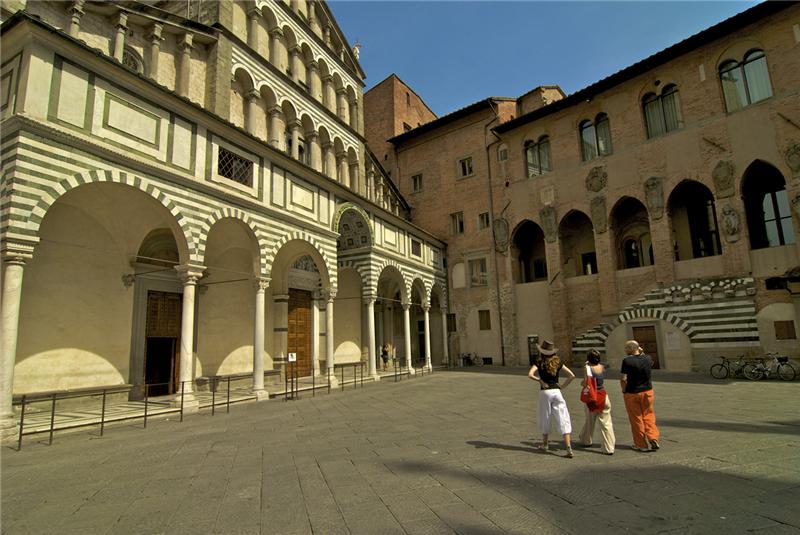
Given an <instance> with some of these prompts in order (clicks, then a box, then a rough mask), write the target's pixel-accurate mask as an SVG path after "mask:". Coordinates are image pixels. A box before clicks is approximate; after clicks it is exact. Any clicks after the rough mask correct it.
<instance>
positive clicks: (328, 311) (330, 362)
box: [325, 290, 339, 385]
mask: <svg viewBox="0 0 800 535" xmlns="http://www.w3.org/2000/svg"><path fill="white" fill-rule="evenodd" d="M334 299H336V292H335V291H331V290H328V291H327V292H326V295H325V300H326V301H327V303H326V305H325V359H326V361H325V366H326V368H327V369H328V373H329V374H330V378H331V385H338V384H339V381H338V380H337V379H336V373H334V370H335V368H334V364H336V362H335V359H334V357H333V354H334V352H335V350H336V346H335V345H334V343H333V300H334Z"/></svg>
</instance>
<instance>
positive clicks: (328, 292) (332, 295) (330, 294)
mask: <svg viewBox="0 0 800 535" xmlns="http://www.w3.org/2000/svg"><path fill="white" fill-rule="evenodd" d="M321 293H322V298H323V299H325V301H327V302H328V303H330V302H332V301H333V300H334V299H336V288H326V289H324V290H322V292H321Z"/></svg>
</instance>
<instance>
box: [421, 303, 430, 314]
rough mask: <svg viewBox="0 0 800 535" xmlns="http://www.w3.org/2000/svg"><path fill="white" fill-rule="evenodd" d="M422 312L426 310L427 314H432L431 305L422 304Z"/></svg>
mask: <svg viewBox="0 0 800 535" xmlns="http://www.w3.org/2000/svg"><path fill="white" fill-rule="evenodd" d="M422 310H424V311H425V312H430V311H431V305H430V303H422Z"/></svg>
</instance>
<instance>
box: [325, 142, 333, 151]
mask: <svg viewBox="0 0 800 535" xmlns="http://www.w3.org/2000/svg"><path fill="white" fill-rule="evenodd" d="M332 149H333V141H326V142H325V143H323V144H322V150H325V151H328V150H332Z"/></svg>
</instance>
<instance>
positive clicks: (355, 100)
mask: <svg viewBox="0 0 800 535" xmlns="http://www.w3.org/2000/svg"><path fill="white" fill-rule="evenodd" d="M347 102H349V103H350V105H351V106H355V105H356V104H358V97H357V96H355V95H350V96H348V97H347Z"/></svg>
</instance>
